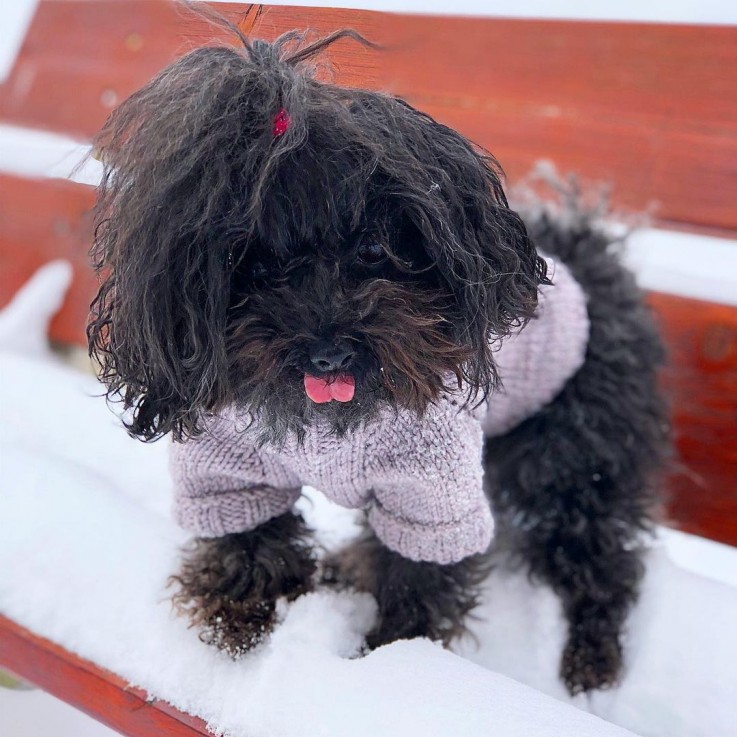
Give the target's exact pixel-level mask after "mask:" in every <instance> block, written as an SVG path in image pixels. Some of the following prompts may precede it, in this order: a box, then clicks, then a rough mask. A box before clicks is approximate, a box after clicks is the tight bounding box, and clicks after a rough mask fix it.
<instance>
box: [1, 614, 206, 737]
mask: <svg viewBox="0 0 737 737" xmlns="http://www.w3.org/2000/svg"><path fill="white" fill-rule="evenodd" d="M0 666H2V667H4V668H7V669H8V670H10V671H11V672H13V673H15V674H16V675H17V676H20V677H21V678H23V679H24V680H26V681H29V682H30V683H33V684H34V685H36V686H38V687H39V688H42V689H43V690H44V691H47V692H48V693H50V694H52V695H53V696H56V697H57V698H59V699H61V700H62V701H65V702H67V703H68V704H71V705H72V706H74V707H75V708H77V709H79V710H81V711H83V712H85V713H86V714H89V715H90V716H91V717H94V718H95V719H97V720H98V721H100V722H102V723H103V724H106V725H107V726H108V727H111V728H112V729H115V730H117V731H118V732H120V733H121V734H124V735H130V737H202V736H203V735H210V734H211V732H210V731H209V730H208V729H207V727H206V725H205V723H204V722H203V721H202V720H201V719H198V718H197V717H193V716H191V715H189V714H184V713H182V712H180V711H178V710H177V709H175V708H174V707H172V706H171V705H170V704H167V703H165V702H163V701H159V700H157V699H149V698H147V697H146V694H145V693H144V692H143V691H141V690H140V689H138V688H134V687H133V686H129V685H128V684H127V683H126V682H125V681H124V680H123V679H122V678H119V677H118V676H116V675H114V674H113V673H110V672H109V671H106V670H104V669H102V668H100V667H99V666H97V665H95V664H94V663H91V662H89V661H88V660H83V659H82V658H79V657H77V656H76V655H73V654H72V653H70V652H68V651H67V650H64V648H62V647H59V646H58V645H55V644H54V643H52V642H50V641H49V640H46V639H44V638H42V637H39V636H38V635H34V634H33V633H32V632H30V631H29V630H27V629H25V628H23V627H21V626H19V625H18V624H16V623H15V622H13V621H12V620H10V619H7V618H6V617H3V616H2V615H0ZM8 737H10V735H8Z"/></svg>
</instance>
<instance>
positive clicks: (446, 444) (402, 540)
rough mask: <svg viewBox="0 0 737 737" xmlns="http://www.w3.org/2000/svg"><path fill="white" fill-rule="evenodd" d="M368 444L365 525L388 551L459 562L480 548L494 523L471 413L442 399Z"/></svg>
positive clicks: (477, 427) (420, 558) (479, 440)
mask: <svg viewBox="0 0 737 737" xmlns="http://www.w3.org/2000/svg"><path fill="white" fill-rule="evenodd" d="M376 442H377V445H375V446H374V447H371V448H367V449H366V450H367V451H368V452H367V458H368V459H369V460H368V461H367V466H368V468H367V475H368V477H369V481H370V483H371V484H372V489H373V501H372V504H371V505H370V507H369V513H368V514H369V524H370V525H371V527H372V528H373V529H374V531H375V532H376V535H377V536H378V537H379V539H380V540H381V541H382V542H383V543H384V544H385V545H386V546H387V547H388V548H390V549H391V550H394V551H396V552H398V553H400V554H401V555H403V556H404V557H406V558H410V559H411V560H416V561H433V562H436V563H442V564H449V563H456V562H458V561H460V560H462V559H463V558H466V557H467V556H469V555H473V554H474V553H481V552H484V551H485V550H486V549H487V548H488V546H489V543H490V542H491V536H492V531H493V522H492V517H491V510H490V507H489V503H488V501H487V500H486V497H485V495H484V492H483V484H482V465H481V449H482V442H483V440H482V432H481V427H480V424H479V422H478V421H477V420H475V419H474V418H473V417H472V416H471V414H470V413H468V412H465V411H461V412H459V411H458V406H457V403H456V402H455V401H453V400H447V401H446V400H441V402H439V403H438V405H435V406H433V407H431V408H430V410H428V414H427V415H426V416H425V417H424V418H423V419H422V421H418V420H417V418H416V417H414V416H413V417H412V418H410V419H408V420H407V421H405V422H403V421H402V418H398V419H397V422H395V423H392V424H391V425H390V426H389V428H388V429H387V430H386V431H385V432H384V433H382V435H381V438H380V439H378V440H377V441H376Z"/></svg>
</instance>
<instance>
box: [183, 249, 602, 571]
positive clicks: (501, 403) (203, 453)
mask: <svg viewBox="0 0 737 737" xmlns="http://www.w3.org/2000/svg"><path fill="white" fill-rule="evenodd" d="M549 266H550V273H551V274H552V275H553V279H552V280H553V286H543V287H540V302H539V306H538V309H537V312H536V315H535V317H534V318H533V319H532V320H531V321H530V322H529V323H528V324H527V325H526V326H525V327H524V328H523V329H522V330H520V331H518V332H517V333H516V334H514V335H511V336H509V337H508V338H506V339H504V340H503V341H502V342H501V343H500V345H499V346H496V350H495V360H496V364H497V367H498V370H499V374H500V377H501V379H502V387H500V388H499V389H498V390H496V391H494V392H493V393H492V395H491V396H490V398H489V399H488V401H487V402H486V403H485V404H484V405H482V406H480V407H477V408H475V409H470V408H464V409H461V405H462V404H463V401H462V398H461V396H459V395H458V394H455V393H452V392H451V393H448V394H447V395H445V396H444V397H442V398H441V399H440V400H439V401H437V402H436V403H435V404H433V405H431V406H430V407H429V409H428V411H427V413H426V414H425V415H424V416H423V418H422V419H418V418H417V416H416V415H413V414H412V413H410V412H408V411H407V412H404V411H399V412H395V411H393V410H390V409H387V410H386V412H385V413H384V414H382V415H381V416H380V417H379V418H378V419H377V420H376V421H374V422H372V423H370V424H368V425H367V426H365V427H362V428H359V429H357V430H355V431H353V432H351V433H349V434H347V435H346V436H345V437H342V438H339V437H336V436H335V435H334V434H331V433H330V431H329V428H327V427H325V426H322V425H320V424H319V423H318V424H314V425H312V426H310V427H309V428H307V430H306V436H305V438H304V439H303V441H302V443H299V442H298V441H297V439H296V438H294V437H288V438H287V440H286V443H285V444H284V445H283V446H279V447H268V446H266V447H259V446H258V444H257V443H256V439H255V436H256V430H255V429H254V428H253V426H252V425H251V423H250V421H249V418H248V417H242V416H239V415H238V413H237V412H236V411H235V410H232V409H231V410H228V411H226V412H224V413H222V414H221V415H219V416H216V417H214V418H212V419H211V420H210V421H209V424H208V426H207V430H206V432H205V433H203V434H202V435H200V436H199V437H197V438H195V439H192V440H188V441H186V442H184V443H177V444H174V445H173V446H172V454H171V464H170V465H171V471H172V474H173V477H174V482H175V510H174V513H175V517H176V519H177V521H178V522H179V523H180V524H181V525H182V526H183V527H184V528H186V529H187V530H190V531H191V532H193V533H195V534H197V535H199V536H203V537H218V536H221V535H225V534H228V533H232V532H242V531H245V530H250V529H253V528H254V527H256V526H258V525H260V524H262V523H263V522H266V521H267V520H269V519H271V518H272V517H275V516H277V515H280V514H283V513H284V512H287V511H288V510H289V509H291V508H292V506H293V505H294V503H295V502H296V501H297V499H298V498H299V496H300V490H301V487H302V485H309V486H314V487H316V488H318V489H320V490H321V491H322V492H323V493H324V494H325V495H327V496H328V497H329V498H330V499H332V500H333V501H335V502H337V503H338V504H340V505H342V506H344V507H349V508H355V509H359V508H361V509H366V510H367V512H368V521H369V524H370V525H371V526H372V528H373V529H374V531H375V532H376V534H377V536H378V537H379V538H380V539H381V540H382V541H383V542H384V544H386V545H387V546H388V547H389V548H391V549H392V550H395V551H397V552H399V553H400V554H402V555H403V556H405V557H407V558H411V559H412V560H418V561H420V560H423V561H435V562H437V563H443V564H447V563H453V562H457V561H459V560H461V559H463V558H465V557H466V556H469V555H472V554H474V553H479V552H483V551H484V550H485V549H486V548H487V547H488V545H489V543H490V541H491V536H492V532H493V521H492V517H491V511H490V509H489V504H488V501H487V500H486V498H485V496H484V492H483V488H482V463H481V453H482V445H483V437H484V435H486V436H494V435H500V434H502V433H504V432H506V431H508V430H510V429H511V428H513V427H514V426H515V425H517V424H518V423H519V422H521V421H522V420H523V419H525V418H526V417H529V416H530V415H532V414H533V413H535V412H536V411H538V410H539V409H540V408H542V407H543V406H544V405H545V404H547V403H548V402H550V401H551V400H552V399H553V398H554V397H555V396H556V394H558V392H559V391H560V390H561V388H562V387H563V385H564V383H565V382H566V380H567V379H568V378H569V377H570V376H572V375H573V373H575V371H576V370H577V369H578V368H579V367H580V366H581V364H582V363H583V359H584V354H585V351H586V343H587V339H588V330H589V322H588V316H587V311H586V300H585V296H584V293H583V291H582V289H581V288H580V286H579V285H578V284H577V283H576V282H575V281H574V279H573V278H572V276H571V275H570V273H569V271H568V270H567V269H566V268H565V266H563V265H562V264H560V263H557V262H553V261H552V259H549Z"/></svg>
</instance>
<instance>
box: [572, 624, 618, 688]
mask: <svg viewBox="0 0 737 737" xmlns="http://www.w3.org/2000/svg"><path fill="white" fill-rule="evenodd" d="M621 671H622V646H621V644H620V642H619V639H618V638H617V637H615V636H612V637H605V638H602V639H592V638H590V637H586V636H583V635H578V636H576V635H573V636H572V637H571V638H570V639H569V641H568V643H567V644H566V647H565V649H564V650H563V657H562V659H561V665H560V677H561V680H562V681H563V683H564V684H565V686H566V688H567V689H568V692H569V693H570V694H571V696H575V695H576V694H579V693H585V692H587V691H594V690H597V689H607V688H612V687H613V686H616V685H617V684H618V683H619V679H620V676H621Z"/></svg>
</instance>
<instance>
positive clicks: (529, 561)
mask: <svg viewBox="0 0 737 737" xmlns="http://www.w3.org/2000/svg"><path fill="white" fill-rule="evenodd" d="M531 229H532V230H533V233H534V235H535V236H536V239H537V240H538V242H540V241H542V244H543V247H545V248H546V250H548V252H553V253H555V254H556V255H558V256H559V257H563V260H564V261H565V262H566V263H567V264H568V266H569V268H570V269H571V271H572V272H573V274H574V276H575V277H576V279H577V280H578V281H579V283H581V284H582V286H583V287H584V288H585V289H586V291H587V293H588V298H589V302H588V310H589V317H590V323H591V333H590V338H589V344H588V350H587V355H586V360H585V362H584V364H583V366H582V367H581V369H579V371H578V372H577V373H576V374H575V375H574V376H573V377H572V378H571V379H570V380H569V381H568V383H567V384H566V386H565V387H564V388H563V390H562V392H561V393H560V394H559V395H558V397H557V398H556V399H555V400H553V402H551V403H550V404H549V405H547V406H546V407H545V408H543V409H542V410H541V411H540V412H539V413H538V414H536V415H534V416H532V417H531V418H529V419H527V420H526V421H524V422H523V423H522V424H521V425H519V426H518V427H517V428H515V429H514V430H512V431H511V432H509V433H508V434H506V435H504V436H502V437H497V438H490V439H488V440H487V443H486V450H485V463H486V467H487V479H488V481H487V488H488V491H489V494H490V497H491V499H492V504H493V508H494V515H495V520H496V524H497V542H498V544H499V545H500V546H502V547H508V548H509V549H510V550H511V551H512V552H513V553H514V554H516V556H517V557H518V558H519V559H521V560H522V561H523V562H524V563H525V564H526V565H527V566H528V568H529V571H530V573H531V575H532V577H533V578H534V579H537V580H539V581H544V582H545V583H547V584H549V585H550V586H551V587H552V588H553V590H554V591H555V592H556V593H557V594H558V595H559V596H560V599H561V601H562V603H563V609H564V612H565V615H566V617H567V619H568V625H569V632H568V642H567V644H566V646H565V651H564V653H563V658H562V662H561V669H560V673H561V677H562V679H563V681H564V682H565V684H566V686H567V688H568V690H569V691H570V692H571V693H577V692H581V691H588V690H590V689H595V688H603V687H606V686H609V685H612V684H614V683H616V682H617V680H618V678H619V677H620V675H621V670H622V638H621V635H622V628H623V625H624V623H625V620H626V617H627V613H628V611H629V609H630V607H631V606H632V604H633V603H634V602H635V600H636V598H637V592H638V584H639V581H640V579H641V577H642V574H643V563H642V555H641V548H642V542H643V539H642V538H643V533H645V532H647V531H648V530H650V528H651V526H652V521H651V520H652V514H653V510H654V507H655V505H656V503H657V494H656V493H655V491H654V484H655V483H657V475H656V474H657V471H658V469H659V468H660V467H661V466H662V462H663V455H664V452H665V449H666V447H667V441H666V437H667V425H666V421H665V415H664V411H663V406H662V402H661V400H660V398H659V396H658V391H657V387H656V379H655V374H656V369H657V366H658V364H659V363H660V361H661V354H662V350H661V347H660V343H659V340H658V337H657V333H656V331H655V329H654V328H653V325H652V321H651V318H650V316H649V314H648V312H647V310H646V309H645V307H644V306H643V304H642V302H641V297H640V294H639V291H638V290H637V288H636V287H635V285H634V281H633V280H632V278H631V277H630V275H629V274H627V273H626V272H624V271H623V270H622V268H621V267H620V266H619V264H618V263H617V260H616V259H615V258H614V257H613V256H612V255H611V254H610V253H609V252H608V249H607V241H606V238H605V237H604V236H602V235H601V234H597V232H596V231H594V230H592V229H591V228H590V226H589V224H588V223H587V222H586V221H585V220H582V221H580V222H579V223H578V224H574V227H573V228H572V229H571V230H566V229H565V228H564V227H563V226H560V227H557V226H556V224H555V223H554V222H551V221H547V222H538V223H533V226H532V228H531ZM535 230H537V232H536V233H535V232H534V231H535Z"/></svg>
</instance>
